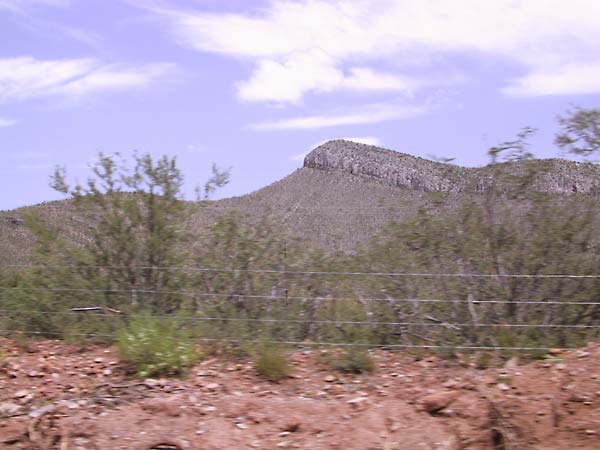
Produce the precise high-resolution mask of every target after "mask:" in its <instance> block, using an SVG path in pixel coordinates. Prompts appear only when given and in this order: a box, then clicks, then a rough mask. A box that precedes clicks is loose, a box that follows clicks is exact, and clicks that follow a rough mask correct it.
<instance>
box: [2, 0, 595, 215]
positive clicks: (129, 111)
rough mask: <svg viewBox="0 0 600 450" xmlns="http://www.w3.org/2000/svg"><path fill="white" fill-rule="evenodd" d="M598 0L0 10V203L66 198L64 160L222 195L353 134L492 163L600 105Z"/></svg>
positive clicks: (173, 3)
mask: <svg viewBox="0 0 600 450" xmlns="http://www.w3.org/2000/svg"><path fill="white" fill-rule="evenodd" d="M598 42H600V2H598V1H597V0H570V1H569V2H566V1H564V0H489V1H480V0H451V1H450V0H427V1H425V0H285V1H283V0H282V1H260V0H257V1H253V0H187V1H184V0H181V1H178V0H156V1H154V0H0V152H1V153H2V166H0V209H10V208H14V207H17V206H22V205H26V204H32V203H37V202H40V201H43V200H51V199H56V198H60V196H59V195H57V194H56V193H54V192H52V190H51V189H50V188H49V187H48V176H49V174H50V173H51V172H52V170H53V167H54V166H55V165H56V164H59V165H62V166H66V167H67V169H68V172H69V173H70V174H71V175H72V176H73V177H77V178H78V179H80V180H82V179H84V178H85V175H86V173H87V171H88V166H89V164H90V162H91V161H93V159H94V156H95V155H96V154H97V153H98V152H100V151H102V152H105V153H113V152H121V153H125V154H127V153H129V152H130V151H132V150H138V151H140V152H150V153H152V154H155V155H162V154H169V155H176V156H177V157H178V159H179V162H180V165H181V167H182V168H183V170H184V173H185V175H186V181H187V192H188V193H189V195H190V196H191V194H192V192H193V189H194V186H195V185H197V184H202V183H203V182H204V181H205V180H206V179H207V177H208V176H209V170H210V165H211V163H212V162H215V163H217V164H218V165H220V166H222V167H229V166H231V167H233V170H232V181H231V183H230V185H229V186H227V187H226V188H224V189H223V190H221V191H220V192H219V196H221V197H223V196H231V195H241V194H245V193H248V192H250V191H252V190H255V189H258V188H260V187H262V186H265V185H266V184H269V183H271V182H273V181H275V180H277V179H279V178H281V177H283V176H285V175H287V174H289V173H290V172H292V171H293V170H295V169H296V168H298V167H299V166H300V165H301V164H302V155H303V154H305V153H306V152H307V151H308V150H310V149H311V148H313V147H314V146H315V145H317V144H318V143H320V142H323V141H325V140H328V139H334V138H349V139H354V140H358V141H363V142H367V143H373V144H377V145H381V146H384V147H387V148H391V149H394V150H398V151H402V152H406V153H411V154H414V155H418V156H423V157H427V156H428V155H436V156H447V157H455V158H456V163H458V164H463V165H470V166H475V165H483V164H485V163H487V157H486V156H485V153H486V150H487V149H488V148H489V147H491V146H493V145H494V144H496V143H498V142H500V141H504V140H508V139H512V138H513V137H514V136H515V134H516V133H517V132H518V131H519V129H520V128H521V127H524V126H532V127H536V128H539V129H540V132H539V133H538V135H537V136H536V137H535V138H534V139H533V142H532V148H531V149H532V150H533V152H534V153H535V154H536V155H538V156H540V157H554V156H557V155H558V154H559V153H558V150H557V149H556V148H555V147H554V145H553V143H552V141H553V136H554V133H555V132H556V127H557V125H556V120H555V119H556V115H557V114H561V113H564V112H565V111H566V110H567V109H568V108H569V107H570V105H573V104H577V105H581V106H584V107H597V106H600V46H599V45H598Z"/></svg>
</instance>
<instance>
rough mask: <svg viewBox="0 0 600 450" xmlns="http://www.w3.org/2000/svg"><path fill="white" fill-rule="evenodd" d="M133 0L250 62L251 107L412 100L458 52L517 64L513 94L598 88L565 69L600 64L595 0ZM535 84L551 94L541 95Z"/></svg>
mask: <svg viewBox="0 0 600 450" xmlns="http://www.w3.org/2000/svg"><path fill="white" fill-rule="evenodd" d="M135 3H136V4H138V5H142V7H145V8H147V9H151V10H152V11H153V12H154V13H155V14H157V15H159V16H160V17H162V18H163V19H164V20H165V22H166V23H167V25H168V27H169V29H170V33H171V35H172V36H173V37H174V39H175V40H176V41H177V42H178V43H180V44H181V45H183V46H186V47H188V48H191V49H195V50H198V51H202V52H213V53H218V54H223V55H227V56H229V57H232V58H239V59H243V60H245V61H248V60H250V61H252V62H253V63H254V67H253V69H252V71H251V73H250V74H249V77H248V78H247V79H246V80H243V81H241V82H239V83H238V84H237V92H238V95H239V97H240V98H242V99H244V100H248V101H270V102H272V101H275V102H283V103H285V102H287V103H297V102H299V101H300V100H301V99H302V98H303V97H304V96H305V95H307V94H309V93H327V92H333V91H335V90H338V89H347V90H351V91H356V92H365V91H372V90H390V91H397V92H402V93H408V94H411V93H412V92H413V91H414V90H415V89H418V88H419V87H422V86H427V85H430V84H432V83H435V80H430V79H429V78H428V75H429V74H431V73H435V69H436V68H438V69H439V66H436V64H437V62H438V61H439V60H440V59H442V60H444V59H446V60H451V59H452V58H453V57H454V56H456V55H457V54H458V55H466V56H470V55H485V56H486V57H493V58H496V59H497V60H498V61H500V62H510V63H516V64H518V65H520V66H521V67H522V68H523V69H524V70H525V71H526V73H527V75H525V76H524V77H523V78H519V79H517V80H514V81H512V80H510V79H507V80H506V82H507V84H508V85H509V87H508V88H507V89H505V93H506V94H507V95H551V94H562V93H570V92H578V91H577V89H576V88H575V86H577V84H581V83H584V84H585V85H586V86H587V88H586V91H587V92H600V87H598V86H597V85H596V84H595V83H590V82H589V77H590V72H589V71H588V72H586V71H584V70H573V71H571V72H569V74H568V75H565V74H562V73H561V72H560V70H561V69H560V68H561V67H564V66H565V65H567V66H578V65H582V64H587V63H590V64H592V65H595V64H598V63H600V47H599V46H598V45H597V42H598V41H599V40H600V2H598V1H596V0H571V1H569V2H565V1H564V0H545V1H541V0H539V1H538V0H495V1H493V2H482V1H481V0H455V1H452V2H449V1H447V0H430V1H423V0H336V1H329V0H296V1H291V0H284V1H272V2H270V3H268V4H267V6H266V7H264V8H261V9H254V10H253V11H252V12H248V13H225V12H223V13H212V12H211V13H207V12H202V11H194V10H191V9H186V10H182V9H179V8H176V7H164V6H163V7H156V6H148V5H149V3H148V2H139V1H138V2H135ZM152 4H153V5H156V3H152ZM163 5H164V3H163ZM415 55H419V57H418V58H415ZM390 61H394V64H393V66H394V67H395V69H393V70H392V69H389V67H390V64H388V63H389V62H390ZM382 64H384V65H386V67H388V70H390V72H385V71H381V70H379V69H378V66H381V65H382ZM416 66H418V68H423V67H425V68H427V69H429V70H420V71H419V70H416V71H415V70H414V69H415V67H416ZM424 74H425V75H424ZM544 74H546V75H544ZM540 77H544V78H540ZM530 79H531V81H530ZM538 79H542V81H543V82H544V83H547V84H552V85H553V86H552V88H547V89H536V88H535V86H534V83H533V82H534V81H535V80H538ZM438 81H440V80H438ZM511 81H512V82H511Z"/></svg>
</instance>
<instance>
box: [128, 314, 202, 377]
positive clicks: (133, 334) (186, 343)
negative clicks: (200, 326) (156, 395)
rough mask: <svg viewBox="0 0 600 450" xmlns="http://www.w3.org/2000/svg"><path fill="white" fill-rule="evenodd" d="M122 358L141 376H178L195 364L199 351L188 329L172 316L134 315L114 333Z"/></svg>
mask: <svg viewBox="0 0 600 450" xmlns="http://www.w3.org/2000/svg"><path fill="white" fill-rule="evenodd" d="M117 346H118V349H119V353H120V354H121V357H122V358H123V359H124V360H125V361H127V362H129V363H130V364H131V365H132V366H133V367H134V368H135V370H136V372H137V373H138V375H140V376H142V377H149V376H156V375H177V374H179V373H181V372H183V370H185V368H186V367H189V366H190V365H192V364H193V363H194V361H195V360H196V358H197V356H198V354H197V351H196V347H195V345H194V343H193V341H192V339H191V338H190V335H189V334H188V331H187V330H185V329H182V328H180V327H179V326H178V321H177V320H175V319H170V318H169V319H158V318H155V317H152V316H150V315H146V314H144V315H136V316H133V317H132V318H131V319H130V320H129V323H128V324H127V325H126V326H125V327H124V328H123V329H122V330H121V331H119V333H118V334H117Z"/></svg>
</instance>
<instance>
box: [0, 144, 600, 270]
mask: <svg viewBox="0 0 600 450" xmlns="http://www.w3.org/2000/svg"><path fill="white" fill-rule="evenodd" d="M524 183H526V189H527V190H531V191H537V192H546V193H550V194H554V195H556V196H557V197H559V198H564V199H568V198H569V196H570V195H572V194H577V195H585V196H592V197H595V198H596V197H598V195H599V193H600V168H599V167H598V166H596V165H593V164H587V163H576V162H572V161H566V160H560V159H551V160H536V161H526V162H520V163H503V164H495V165H490V166H485V167H481V168H466V167H459V166H454V165H449V164H442V163H437V162H433V161H429V160H426V159H422V158H417V157H414V156H411V155H407V154H402V153H398V152H395V151H392V150H386V149H382V148H379V147H374V146H370V145H364V144H358V143H354V142H350V141H343V140H336V141H330V142H327V143H325V144H323V145H321V146H319V147H317V148H316V149H314V150H313V151H312V152H311V153H309V154H308V155H307V157H306V158H305V161H304V165H303V167H302V168H301V169H298V170H297V171H295V172H294V173H292V174H290V175H288V176H287V177H285V178H283V179H281V180H279V181H277V182H275V183H273V184H271V185H269V186H266V187H265V188H262V189H260V190H258V191H256V192H253V193H251V194H248V195H244V196H240V197H233V198H229V199H224V200H220V201H215V202H202V203H199V204H193V203H190V208H192V216H191V217H192V218H191V224H190V226H191V230H192V231H193V232H194V233H198V234H200V233H203V232H206V230H207V227H208V226H209V225H211V224H213V223H214V222H215V221H216V219H217V218H218V217H220V216H222V215H223V214H227V213H228V212H232V211H238V212H240V213H241V214H242V215H243V216H244V217H246V220H249V221H250V222H251V223H252V222H257V221H258V220H259V219H260V218H261V217H263V216H264V215H265V214H270V215H271V216H273V217H274V218H275V219H276V220H277V222H278V223H279V226H280V227H281V228H282V229H283V230H284V231H286V232H287V233H289V234H292V235H296V236H299V237H301V238H303V239H305V240H306V242H307V243H310V244H314V245H318V246H322V247H326V248H328V249H331V250H335V251H352V249H354V248H355V247H356V245H357V244H358V243H362V242H366V241H367V240H368V239H369V238H370V237H372V236H373V235H374V233H376V232H377V231H378V230H380V229H381V227H382V226H383V225H384V224H385V223H387V222H389V221H390V220H405V219H407V218H410V217H413V216H414V215H415V214H416V213H417V211H419V210H420V209H422V208H435V209H436V210H439V211H440V212H442V211H444V210H452V209H453V208H455V207H456V206H457V205H459V204H460V203H462V201H464V200H466V199H477V198H480V197H481V194H482V193H485V192H486V191H488V190H489V189H490V188H491V186H494V188H495V189H496V191H499V192H505V193H507V194H510V193H511V192H513V191H515V189H517V188H519V187H520V188H523V184H524ZM509 196H510V195H508V197H509ZM507 201H516V200H508V199H507ZM517 202H518V201H517ZM27 212H36V213H38V214H39V215H40V216H41V217H42V218H43V219H44V220H45V221H46V222H47V223H49V224H52V225H54V226H56V227H57V228H59V229H60V230H61V233H62V235H63V237H67V238H68V239H72V240H81V239H83V238H84V236H85V230H86V229H87V228H88V227H89V226H91V224H89V223H87V221H86V220H85V219H84V218H82V217H80V216H78V214H77V213H76V211H75V210H74V208H73V205H72V203H71V202H69V201H59V202H51V203H44V204H41V205H37V206H32V207H27V208H21V209H18V210H14V211H7V212H0V263H2V262H4V263H6V262H12V263H21V262H25V261H27V260H28V259H29V256H30V252H31V249H32V245H33V239H32V235H31V233H30V232H29V231H28V230H27V228H26V226H25V224H24V216H25V213H27Z"/></svg>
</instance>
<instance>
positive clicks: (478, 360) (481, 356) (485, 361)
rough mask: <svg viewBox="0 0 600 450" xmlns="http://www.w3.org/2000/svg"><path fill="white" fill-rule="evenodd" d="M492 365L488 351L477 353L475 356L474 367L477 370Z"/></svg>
mask: <svg viewBox="0 0 600 450" xmlns="http://www.w3.org/2000/svg"><path fill="white" fill-rule="evenodd" d="M491 365H492V355H491V354H490V353H488V352H480V353H477V356H476V357H475V368H477V369H479V370H485V369H489V368H490V366H491Z"/></svg>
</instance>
